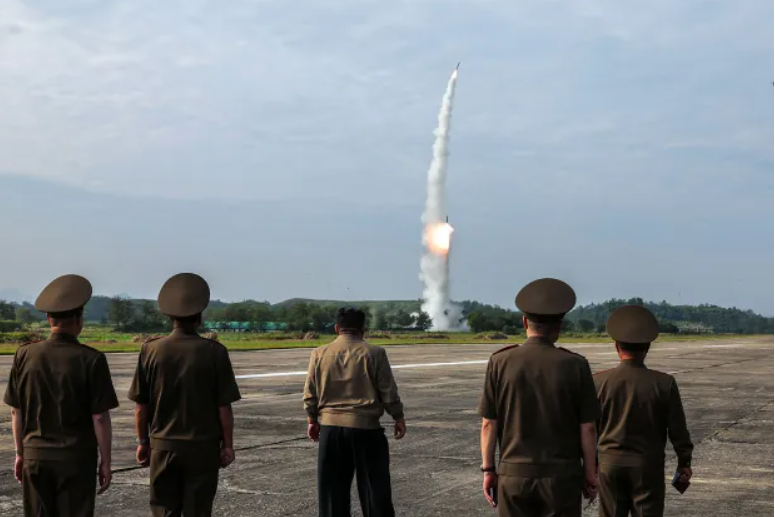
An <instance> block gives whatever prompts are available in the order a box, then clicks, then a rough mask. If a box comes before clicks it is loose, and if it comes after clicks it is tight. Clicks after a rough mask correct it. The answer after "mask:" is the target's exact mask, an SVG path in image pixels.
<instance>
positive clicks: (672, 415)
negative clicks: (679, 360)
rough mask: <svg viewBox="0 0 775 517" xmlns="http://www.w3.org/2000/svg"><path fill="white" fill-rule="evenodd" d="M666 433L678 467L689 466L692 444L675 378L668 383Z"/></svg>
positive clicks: (690, 463) (690, 464)
mask: <svg viewBox="0 0 775 517" xmlns="http://www.w3.org/2000/svg"><path fill="white" fill-rule="evenodd" d="M667 433H668V436H669V437H670V442H671V443H672V444H673V449H674V450H675V454H676V456H677V457H678V467H679V468H680V467H691V466H692V451H693V450H694V444H692V439H691V436H690V435H689V429H687V427H686V415H685V414H684V407H683V403H682V402H681V394H680V393H679V391H678V383H676V382H675V379H673V380H672V382H671V383H670V409H669V413H668V419H667Z"/></svg>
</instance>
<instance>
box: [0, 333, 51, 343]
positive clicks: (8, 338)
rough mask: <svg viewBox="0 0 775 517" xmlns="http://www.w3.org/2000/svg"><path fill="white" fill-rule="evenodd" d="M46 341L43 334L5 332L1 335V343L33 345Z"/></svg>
mask: <svg viewBox="0 0 775 517" xmlns="http://www.w3.org/2000/svg"><path fill="white" fill-rule="evenodd" d="M43 339H44V336H43V333H42V332H5V333H0V343H19V344H22V343H32V342H35V341H42V340H43Z"/></svg>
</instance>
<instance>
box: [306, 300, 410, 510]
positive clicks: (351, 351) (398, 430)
mask: <svg viewBox="0 0 775 517" xmlns="http://www.w3.org/2000/svg"><path fill="white" fill-rule="evenodd" d="M365 328H366V315H365V314H364V312H363V311H361V310H357V309H340V310H339V312H338V314H337V319H336V327H335V329H336V332H337V333H338V334H339V337H338V338H337V339H336V340H334V342H333V343H330V344H328V345H326V346H322V347H320V348H316V349H315V350H314V351H313V352H312V355H311V357H310V362H309V371H308V373H307V380H306V382H305V385H304V409H305V410H306V412H307V422H308V426H307V435H308V436H309V438H310V439H311V440H313V441H315V442H317V441H318V440H320V450H319V452H318V501H319V515H320V516H321V517H346V516H349V515H350V489H351V485H352V480H353V474H355V475H356V480H357V485H358V496H359V497H360V500H361V509H362V511H363V515H364V516H367V517H393V516H394V515H395V513H394V509H393V499H392V493H391V487H390V457H389V451H388V442H387V439H386V438H385V431H384V429H383V428H382V426H381V425H380V422H379V419H380V417H381V416H382V415H383V414H384V413H385V412H387V413H388V414H389V415H390V416H391V417H393V419H394V420H395V425H394V435H395V437H396V439H398V440H400V439H401V438H403V437H404V434H406V424H405V422H404V406H403V403H402V402H401V398H400V397H399V396H398V387H397V386H396V382H395V380H394V379H393V373H392V371H391V369H390V363H389V361H388V357H387V354H386V353H385V350H384V349H383V348H381V347H378V346H375V345H371V344H369V343H367V342H366V341H364V339H363V337H364V332H365Z"/></svg>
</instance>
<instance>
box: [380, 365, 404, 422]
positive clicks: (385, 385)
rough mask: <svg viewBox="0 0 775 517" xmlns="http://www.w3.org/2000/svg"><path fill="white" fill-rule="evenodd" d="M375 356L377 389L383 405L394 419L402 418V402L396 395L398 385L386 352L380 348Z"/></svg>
mask: <svg viewBox="0 0 775 517" xmlns="http://www.w3.org/2000/svg"><path fill="white" fill-rule="evenodd" d="M377 358H378V361H377V390H378V392H379V397H380V400H381V401H382V404H383V407H384V408H385V411H387V414H388V415H390V416H392V417H393V419H394V420H399V419H401V418H404V404H403V402H401V397H399V396H398V386H397V385H396V380H395V379H394V378H393V370H392V368H390V361H389V360H388V356H387V353H386V352H385V351H384V350H382V351H381V353H380V354H379V355H378V356H377Z"/></svg>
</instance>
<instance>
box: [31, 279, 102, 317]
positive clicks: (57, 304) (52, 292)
mask: <svg viewBox="0 0 775 517" xmlns="http://www.w3.org/2000/svg"><path fill="white" fill-rule="evenodd" d="M91 295H92V286H91V283H90V282H89V281H88V280H86V279H85V278H84V277H82V276H79V275H62V276H60V277H59V278H57V279H55V280H54V281H52V282H51V283H50V284H48V285H47V286H46V288H45V289H43V291H41V293H40V294H39V295H38V299H37V300H35V308H36V309H38V310H39V311H40V312H45V313H48V314H51V313H58V312H67V311H72V310H75V309H80V308H81V307H83V306H84V305H86V302H88V301H89V300H90V299H91Z"/></svg>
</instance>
